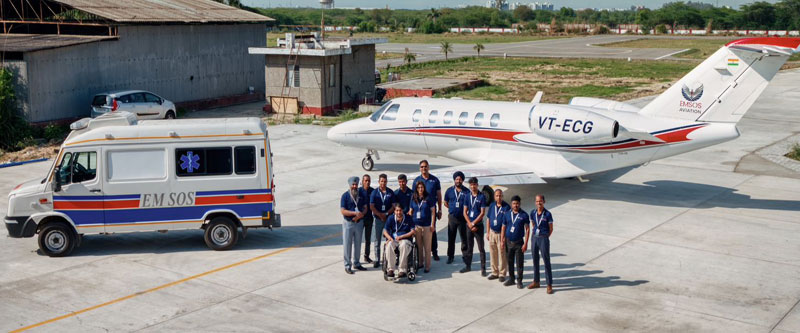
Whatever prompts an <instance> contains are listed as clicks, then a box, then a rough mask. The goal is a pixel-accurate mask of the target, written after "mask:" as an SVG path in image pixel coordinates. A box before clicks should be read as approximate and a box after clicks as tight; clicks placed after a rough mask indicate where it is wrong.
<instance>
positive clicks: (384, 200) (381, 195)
mask: <svg viewBox="0 0 800 333" xmlns="http://www.w3.org/2000/svg"><path fill="white" fill-rule="evenodd" d="M388 195H389V191H386V193H383V194H381V190H378V196H380V197H381V212H385V211H386V197H387V196H388Z"/></svg>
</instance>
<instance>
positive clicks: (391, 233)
mask: <svg viewBox="0 0 800 333" xmlns="http://www.w3.org/2000/svg"><path fill="white" fill-rule="evenodd" d="M393 210H394V214H392V215H391V216H389V218H387V219H386V225H385V226H384V227H383V237H386V249H384V254H385V255H386V260H387V261H386V263H387V264H388V266H387V267H388V270H389V272H388V273H387V275H388V277H394V272H395V271H396V270H398V267H397V266H398V265H397V257H396V256H397V254H396V253H395V250H398V252H400V270H399V274H398V277H404V276H405V275H406V272H407V271H408V257H409V255H410V254H411V251H412V248H413V246H414V245H413V244H412V243H411V241H412V239H414V220H413V219H412V218H411V217H410V216H406V215H405V214H403V207H401V206H400V205H399V204H394V207H393ZM413 264H416V263H413Z"/></svg>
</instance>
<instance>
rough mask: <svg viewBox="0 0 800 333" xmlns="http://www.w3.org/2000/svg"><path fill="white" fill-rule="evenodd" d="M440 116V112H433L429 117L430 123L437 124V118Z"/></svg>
mask: <svg viewBox="0 0 800 333" xmlns="http://www.w3.org/2000/svg"><path fill="white" fill-rule="evenodd" d="M438 116H439V111H436V110H433V111H431V113H430V114H429V115H428V123H431V124H435V123H436V117H438Z"/></svg>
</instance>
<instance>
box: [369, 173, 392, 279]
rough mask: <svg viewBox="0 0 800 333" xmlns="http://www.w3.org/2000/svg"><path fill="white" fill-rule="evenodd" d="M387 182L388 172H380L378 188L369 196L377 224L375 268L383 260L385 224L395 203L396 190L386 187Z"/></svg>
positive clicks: (375, 223) (370, 207) (371, 209)
mask: <svg viewBox="0 0 800 333" xmlns="http://www.w3.org/2000/svg"><path fill="white" fill-rule="evenodd" d="M386 182H387V178H386V174H385V173H382V174H380V175H379V176H378V188H377V189H375V190H374V191H372V196H371V197H370V198H369V209H370V211H372V217H373V219H374V222H373V223H374V225H375V268H378V267H379V266H380V262H381V246H382V244H381V236H383V226H384V224H386V219H387V218H388V216H389V215H390V212H389V211H390V210H392V206H393V205H394V192H392V189H390V188H388V187H386Z"/></svg>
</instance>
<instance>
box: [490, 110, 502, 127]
mask: <svg viewBox="0 0 800 333" xmlns="http://www.w3.org/2000/svg"><path fill="white" fill-rule="evenodd" d="M499 123H500V114H499V113H495V114H493V115H492V118H489V126H492V127H497V125H499Z"/></svg>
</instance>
